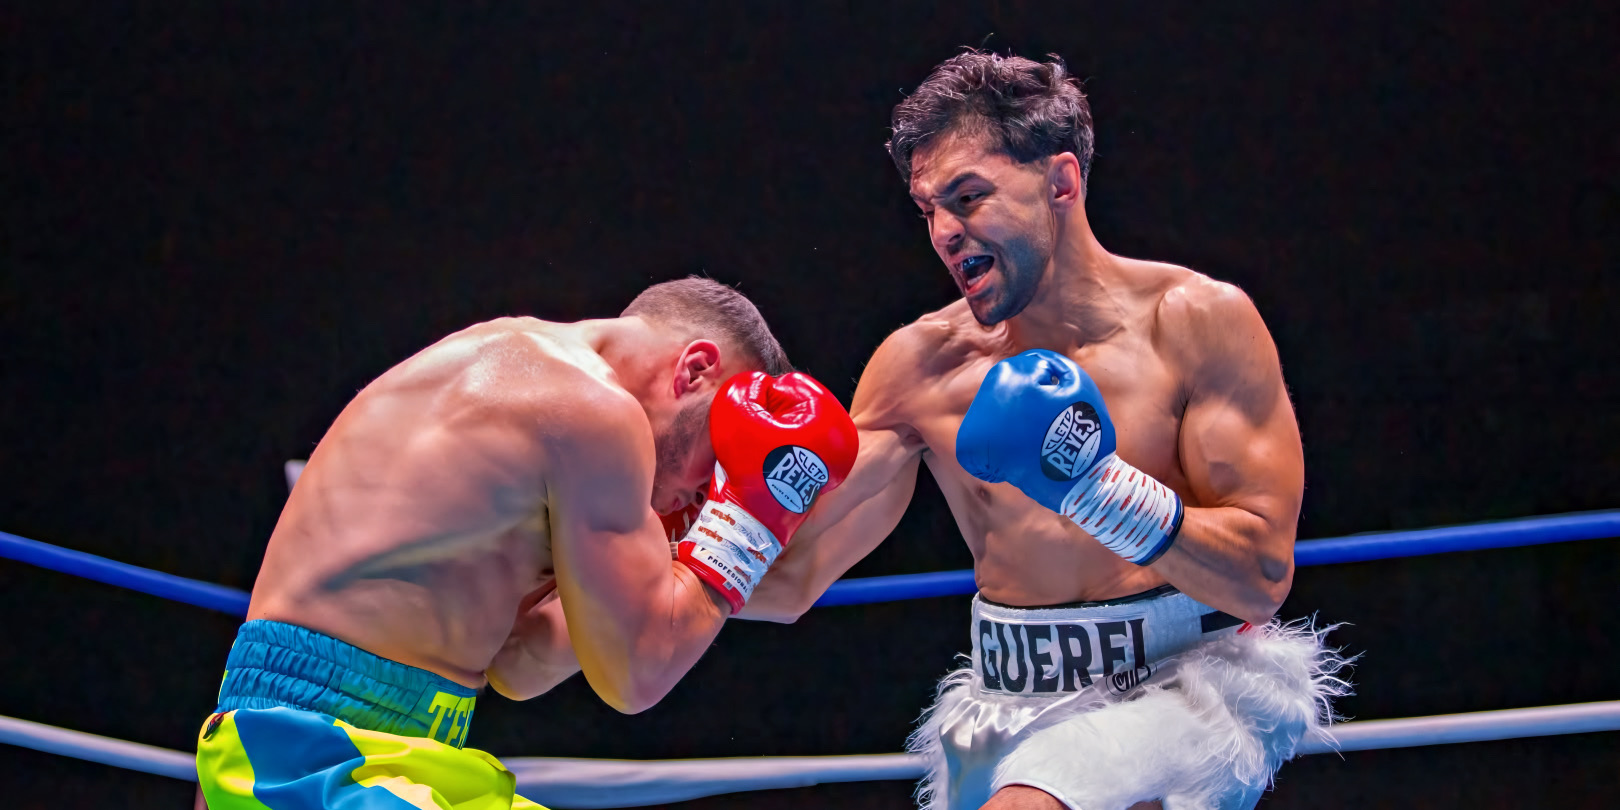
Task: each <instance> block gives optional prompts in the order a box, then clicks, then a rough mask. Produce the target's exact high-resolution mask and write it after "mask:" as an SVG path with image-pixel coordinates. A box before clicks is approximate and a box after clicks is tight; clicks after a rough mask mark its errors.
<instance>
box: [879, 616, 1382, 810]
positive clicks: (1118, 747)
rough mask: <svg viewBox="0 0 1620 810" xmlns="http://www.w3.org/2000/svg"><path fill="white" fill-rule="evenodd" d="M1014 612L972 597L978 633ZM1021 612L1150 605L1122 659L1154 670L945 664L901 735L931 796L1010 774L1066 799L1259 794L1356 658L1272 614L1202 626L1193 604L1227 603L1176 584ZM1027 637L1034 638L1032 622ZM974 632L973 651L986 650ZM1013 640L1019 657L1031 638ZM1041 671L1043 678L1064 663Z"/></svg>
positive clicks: (1171, 799)
mask: <svg viewBox="0 0 1620 810" xmlns="http://www.w3.org/2000/svg"><path fill="white" fill-rule="evenodd" d="M1009 611H1011V613H1009ZM1019 612H1020V611H1019V610H1018V609H1016V608H1006V607H1003V606H997V605H993V604H984V603H982V601H981V600H980V599H978V598H975V599H974V621H973V628H974V631H973V632H974V634H975V636H976V637H977V636H979V635H980V633H981V631H982V629H983V624H982V621H983V620H984V619H985V618H987V617H990V616H999V617H1000V619H999V620H1001V621H1006V620H1008V619H1009V618H1010V617H1013V616H1016V615H1017V613H1019ZM1022 613H1024V614H1027V615H1028V616H1029V617H1030V621H1029V622H1026V623H1035V624H1050V623H1054V622H1062V621H1071V622H1086V621H1091V622H1095V621H1096V620H1097V618H1098V617H1099V616H1100V617H1101V618H1104V619H1107V620H1110V621H1127V620H1128V619H1129V617H1131V616H1133V615H1134V616H1136V617H1140V618H1144V620H1145V623H1144V624H1138V625H1135V627H1145V628H1146V630H1147V632H1146V633H1145V634H1144V635H1145V636H1146V640H1145V645H1144V646H1145V648H1146V656H1147V658H1148V661H1146V662H1140V661H1136V660H1135V651H1134V650H1131V651H1130V653H1129V655H1130V659H1131V660H1130V661H1129V663H1128V664H1126V663H1124V662H1121V663H1120V664H1119V669H1120V670H1121V671H1125V670H1127V669H1128V668H1129V667H1137V668H1140V667H1141V666H1142V664H1144V663H1146V664H1147V665H1148V667H1149V668H1150V669H1151V677H1150V678H1148V679H1147V680H1146V682H1145V683H1138V684H1135V685H1130V684H1129V683H1128V682H1127V683H1126V684H1124V685H1125V686H1126V688H1125V689H1123V690H1121V689H1119V688H1117V687H1118V686H1119V685H1120V684H1119V680H1118V679H1117V678H1116V679H1112V680H1111V679H1108V678H1097V677H1095V675H1096V674H1100V673H1095V672H1094V677H1093V685H1092V686H1091V687H1090V688H1076V689H1075V690H1074V691H1063V692H1054V693H1045V694H1039V695H1035V694H1031V693H1029V692H1028V691H1024V692H1018V693H1009V692H1007V691H1005V690H1003V691H996V690H994V689H989V688H986V683H985V670H984V669H983V666H982V664H983V663H984V662H983V661H982V660H975V661H974V663H973V664H972V665H970V666H968V667H966V668H963V669H959V670H956V671H955V672H952V673H950V674H949V675H947V676H946V677H945V678H944V679H943V680H942V681H941V682H940V685H939V691H938V697H937V699H936V701H935V703H934V705H933V706H932V707H930V708H929V709H928V710H927V711H926V712H925V713H924V715H923V719H922V725H921V726H920V727H919V728H918V729H917V731H916V732H915V733H914V734H912V736H911V739H910V740H909V745H908V747H909V749H910V750H911V752H912V753H915V754H920V755H922V757H923V758H924V763H925V765H926V767H927V776H925V778H924V780H923V782H922V783H921V784H920V785H919V786H918V790H917V794H918V801H919V803H920V804H921V806H922V807H924V808H926V810H972V809H973V808H977V807H979V806H980V805H981V804H983V803H984V802H985V801H988V800H989V798H990V797H991V796H992V795H994V793H995V791H996V790H999V789H1000V788H1002V787H1005V786H1007V785H1015V784H1016V785H1028V786H1031V787H1036V788H1039V789H1041V790H1044V791H1046V792H1047V793H1049V794H1052V795H1053V796H1054V797H1056V798H1058V799H1059V800H1060V801H1063V802H1064V803H1065V804H1066V805H1068V806H1069V807H1070V808H1071V809H1072V810H1124V808H1127V807H1129V806H1130V805H1132V804H1134V803H1136V802H1139V801H1151V800H1155V799H1162V800H1164V803H1165V804H1164V806H1165V808H1166V810H1201V809H1202V808H1211V810H1214V809H1215V808H1219V809H1220V810H1229V808H1249V807H1253V806H1254V804H1255V802H1256V801H1258V800H1259V797H1260V795H1261V793H1263V792H1264V791H1265V789H1266V788H1267V787H1268V786H1269V785H1270V784H1271V779H1272V776H1273V775H1274V774H1275V773H1276V770H1277V768H1278V767H1280V766H1281V765H1282V763H1283V762H1284V761H1286V760H1288V759H1290V758H1292V757H1293V754H1294V751H1295V749H1296V748H1297V746H1298V745H1299V743H1300V742H1301V741H1302V740H1305V739H1329V740H1330V739H1331V735H1330V734H1329V732H1328V725H1329V723H1331V722H1332V720H1333V714H1332V707H1331V705H1330V700H1331V699H1332V698H1333V697H1337V696H1340V695H1345V694H1348V693H1349V691H1350V687H1349V684H1348V683H1347V682H1346V681H1345V680H1343V679H1341V678H1339V677H1338V674H1339V673H1340V672H1341V670H1342V669H1343V668H1344V667H1345V666H1346V665H1347V664H1348V663H1350V662H1349V661H1347V660H1346V659H1344V658H1342V657H1341V656H1339V655H1338V653H1337V651H1336V650H1333V649H1330V648H1328V647H1326V646H1324V644H1323V638H1324V636H1325V635H1326V634H1327V633H1328V632H1329V631H1331V630H1332V629H1333V628H1332V627H1327V628H1323V629H1320V630H1318V629H1316V628H1315V627H1313V626H1312V625H1311V624H1310V623H1309V622H1306V621H1298V622H1294V623H1291V624H1287V625H1284V624H1280V623H1277V622H1272V623H1271V624H1269V625H1267V626H1265V627H1253V628H1246V629H1245V630H1244V632H1241V633H1238V632H1234V631H1233V630H1232V628H1229V627H1228V628H1218V629H1216V630H1214V631H1212V632H1209V633H1202V632H1200V623H1199V620H1200V618H1202V617H1203V616H1207V615H1211V614H1213V615H1215V616H1223V615H1224V614H1218V613H1214V611H1211V610H1210V609H1209V608H1207V607H1204V606H1203V605H1200V604H1198V603H1197V602H1195V601H1193V600H1192V599H1191V598H1189V597H1187V596H1185V595H1182V594H1179V593H1176V592H1174V591H1173V590H1171V589H1166V592H1164V593H1161V594H1160V595H1158V596H1157V597H1155V598H1148V599H1138V600H1127V601H1124V602H1121V603H1113V604H1106V605H1099V606H1084V607H1074V608H1065V609H1060V610H1057V611H1054V610H1030V611H1022ZM1178 616H1179V617H1180V618H1179V619H1178V618H1177V617H1178ZM1178 624H1179V625H1180V626H1179V627H1178ZM1209 626H1211V624H1210V622H1209V620H1207V619H1205V620H1204V627H1209ZM1133 629H1134V628H1133ZM1051 635H1053V636H1055V635H1056V634H1055V633H1054V634H1051ZM1072 635H1082V634H1079V633H1071V636H1072ZM1024 637H1025V639H1029V638H1031V636H1030V635H1028V634H1027V630H1026V635H1025V636H1024ZM992 638H994V635H992ZM1128 641H1129V642H1130V643H1129V644H1127V645H1124V646H1135V644H1136V641H1135V640H1134V639H1128ZM979 642H980V639H976V643H975V653H977V654H979V655H983V651H982V650H981V649H979V647H980V646H981V644H980V643H979ZM1093 643H1095V642H1093ZM1031 646H1039V645H1038V644H1037V645H1031ZM1050 649H1051V647H1050V646H1048V647H1047V648H1045V650H1042V651H1049V650H1050ZM1138 649H1141V648H1140V647H1138ZM1010 652H1013V653H1019V654H1020V656H1019V657H1021V658H1023V660H1024V662H1025V663H1026V664H1027V663H1028V662H1029V661H1030V658H1029V654H1030V652H1032V651H1031V650H1023V651H1019V650H1011V651H1010ZM1093 652H1095V648H1094V650H1093ZM1043 665H1046V661H1045V660H1044V659H1043V660H1041V661H1040V663H1039V664H1037V666H1043ZM1059 669H1061V667H1059ZM1028 674H1031V675H1035V674H1038V673H1028ZM1047 675H1048V683H1050V677H1051V676H1052V675H1056V676H1057V677H1059V678H1061V677H1062V675H1063V673H1062V672H1061V671H1059V672H1056V673H1052V672H1048V673H1047ZM1059 685H1060V687H1061V686H1062V684H1061V682H1060V684H1059ZM1027 688H1028V687H1026V690H1027Z"/></svg>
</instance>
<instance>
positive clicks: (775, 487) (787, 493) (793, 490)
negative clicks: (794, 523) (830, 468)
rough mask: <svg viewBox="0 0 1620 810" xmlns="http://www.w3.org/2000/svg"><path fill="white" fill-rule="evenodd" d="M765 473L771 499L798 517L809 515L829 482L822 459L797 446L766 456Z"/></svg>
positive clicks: (825, 464)
mask: <svg viewBox="0 0 1620 810" xmlns="http://www.w3.org/2000/svg"><path fill="white" fill-rule="evenodd" d="M764 472H765V485H766V486H767V487H769V488H770V491H771V497H773V498H775V499H776V502H777V503H779V504H781V505H782V508H783V509H786V510H788V511H789V512H792V513H794V514H796V515H802V514H804V513H805V512H808V511H810V505H811V504H812V503H814V502H815V500H816V496H817V495H819V494H820V493H821V488H822V487H824V486H826V485H827V480H828V475H827V463H826V462H824V461H822V460H821V456H818V455H816V454H815V453H813V452H811V451H809V450H806V449H805V448H803V447H799V446H798V445H794V444H788V445H783V446H781V447H778V448H776V449H775V450H772V451H771V452H770V453H768V454H766V456H765V470H764Z"/></svg>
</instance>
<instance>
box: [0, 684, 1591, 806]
mask: <svg viewBox="0 0 1620 810" xmlns="http://www.w3.org/2000/svg"><path fill="white" fill-rule="evenodd" d="M1594 731H1620V700H1611V701H1605V702H1600V703H1574V704H1570V705H1567V706H1543V707H1539V708H1533V709H1502V710H1497V711H1488V712H1469V713H1466V714H1442V715H1435V716H1433V717H1411V718H1405V719H1400V720H1362V721H1358V722H1353V723H1341V724H1339V725H1336V726H1334V727H1333V733H1334V737H1335V738H1336V745H1335V744H1329V743H1327V742H1324V741H1312V742H1305V743H1302V744H1301V745H1300V748H1299V753H1300V754H1323V753H1330V752H1333V751H1369V750H1374V749H1382V748H1408V747H1414V746H1423V745H1444V744H1448V743H1465V742H1486V741H1490V740H1506V739H1516V738H1521V737H1542V736H1548V735H1555V734H1581V733H1585V732H1594ZM0 743H7V744H10V745H18V746H22V747H24V748H33V749H36V750H39V751H46V752H49V753H53V754H62V755H64V756H71V757H77V758H79V759H85V760H90V761H92V762H100V763H102V764H105V765H112V766H115V767H119V768H128V769H130V770H136V771H142V772H145V773H152V774H157V775H159V776H168V777H172V778H174V779H183V780H186V781H191V782H195V781H197V774H196V768H195V762H194V759H193V757H192V755H190V754H187V753H184V752H181V751H172V750H169V749H166V748H158V747H156V746H151V745H141V744H139V743H132V742H125V741H123V740H115V739H112V738H110V737H102V736H99V735H95V734H87V733H85V732H82V731H70V730H68V729H62V728H56V727H55V726H47V725H44V724H42V723H32V722H29V721H27V720H17V719H15V718H10V717H0ZM504 764H505V765H506V767H507V768H508V769H510V770H511V771H512V773H513V774H514V775H516V776H517V785H518V792H519V793H522V794H524V795H527V796H530V797H536V798H537V800H538V801H541V802H544V803H546V804H548V805H555V806H557V807H566V808H571V809H572V810H587V809H588V808H609V807H641V806H645V805H649V804H664V803H667V802H679V801H687V800H689V799H698V798H702V797H704V796H715V795H718V794H722V793H738V792H742V791H753V790H775V789H781V788H795V787H809V786H811V785H821V784H830V783H833V782H875V781H885V780H895V781H901V780H914V779H918V778H920V777H921V776H922V764H921V763H920V762H919V761H918V759H917V758H916V757H914V756H912V755H910V754H868V755H854V756H826V757H729V758H719V759H667V760H648V761H636V760H615V759H569V758H562V757H514V758H511V759H506V760H504Z"/></svg>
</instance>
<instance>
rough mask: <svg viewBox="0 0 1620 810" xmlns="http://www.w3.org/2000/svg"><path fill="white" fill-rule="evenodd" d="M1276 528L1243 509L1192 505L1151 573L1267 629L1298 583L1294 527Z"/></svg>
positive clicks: (1281, 526) (1289, 525)
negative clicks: (1154, 572) (1295, 583)
mask: <svg viewBox="0 0 1620 810" xmlns="http://www.w3.org/2000/svg"><path fill="white" fill-rule="evenodd" d="M1278 523H1281V521H1270V520H1267V519H1266V518H1264V517H1262V516H1260V515H1258V514H1255V513H1254V512H1251V511H1249V510H1247V509H1243V508H1239V507H1233V506H1226V507H1215V508H1199V507H1192V506H1189V507H1187V509H1186V514H1185V516H1184V517H1183V518H1182V523H1181V530H1180V531H1179V532H1178V533H1177V534H1176V537H1175V542H1174V543H1173V544H1172V545H1171V546H1170V548H1169V550H1167V551H1166V552H1165V553H1164V556H1162V557H1160V558H1159V559H1158V560H1157V561H1155V562H1154V563H1153V564H1152V568H1153V570H1155V571H1157V572H1159V573H1160V574H1162V575H1163V576H1164V578H1165V579H1166V580H1169V582H1170V584H1171V585H1174V586H1176V588H1177V589H1179V590H1180V591H1181V592H1183V593H1185V594H1187V595H1188V596H1191V597H1192V598H1194V599H1197V600H1198V601H1200V602H1203V603H1204V604H1206V605H1209V606H1210V607H1213V608H1216V609H1218V610H1222V611H1225V612H1227V613H1230V614H1232V615H1233V616H1236V617H1238V618H1240V619H1243V620H1244V621H1246V622H1249V623H1251V624H1264V623H1265V622H1267V621H1269V620H1270V619H1271V617H1272V616H1273V615H1274V614H1275V613H1276V612H1277V609H1278V608H1279V607H1280V606H1281V605H1282V602H1283V599H1285V598H1287V596H1288V590H1289V588H1290V587H1291V586H1292V585H1293V580H1294V526H1293V524H1292V521H1289V522H1288V523H1287V525H1277V524H1278Z"/></svg>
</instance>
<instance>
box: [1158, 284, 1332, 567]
mask: <svg viewBox="0 0 1620 810" xmlns="http://www.w3.org/2000/svg"><path fill="white" fill-rule="evenodd" d="M1221 286H1222V287H1224V288H1225V290H1224V291H1221V292H1220V293H1218V294H1216V295H1214V296H1212V298H1213V299H1214V300H1211V301H1206V302H1204V306H1203V307H1202V308H1200V310H1199V312H1198V313H1197V316H1198V317H1195V318H1193V319H1191V320H1192V325H1193V327H1194V334H1193V335H1192V337H1193V338H1194V339H1195V340H1196V341H1197V346H1198V350H1197V351H1198V352H1199V354H1200V355H1201V356H1199V357H1198V358H1197V365H1196V366H1195V367H1194V368H1192V369H1190V370H1189V374H1188V375H1187V380H1188V386H1187V388H1188V402H1187V409H1186V413H1185V414H1184V416H1183V418H1182V425H1181V435H1180V441H1179V444H1180V447H1179V450H1180V454H1181V462H1182V469H1183V472H1184V474H1185V475H1186V477H1187V483H1188V486H1189V487H1190V488H1191V490H1192V495H1193V501H1194V502H1196V503H1197V504H1198V505H1199V506H1206V507H1214V506H1227V507H1236V508H1239V509H1243V510H1244V511H1247V512H1250V513H1252V514H1254V515H1256V516H1257V517H1258V518H1260V519H1262V520H1264V521H1265V523H1266V524H1267V526H1268V527H1269V528H1270V531H1269V532H1267V535H1268V536H1269V537H1272V538H1275V539H1278V540H1279V542H1280V541H1281V538H1283V537H1284V536H1286V541H1287V542H1288V543H1290V544H1291V543H1292V540H1293V531H1294V526H1295V524H1296V522H1297V520H1298V517H1299V505H1300V499H1301V496H1302V494H1303V491H1304V454H1303V450H1302V448H1301V444H1300V438H1299V425H1298V423H1297V422H1296V421H1295V419H1294V411H1293V407H1292V405H1291V404H1290V403H1289V401H1288V392H1287V389H1286V388H1285V387H1284V385H1283V378H1282V368H1281V365H1280V364H1279V362H1278V358H1277V349H1276V346H1275V345H1274V344H1273V342H1272V339H1271V335H1270V333H1269V332H1268V331H1267V329H1266V326H1265V323H1264V322H1263V321H1262V320H1261V318H1260V314H1259V312H1258V311H1256V310H1255V308H1254V304H1253V303H1252V302H1250V301H1249V299H1248V297H1247V296H1244V295H1243V294H1242V292H1241V291H1238V290H1237V289H1236V288H1233V287H1229V286H1227V285H1221Z"/></svg>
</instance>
